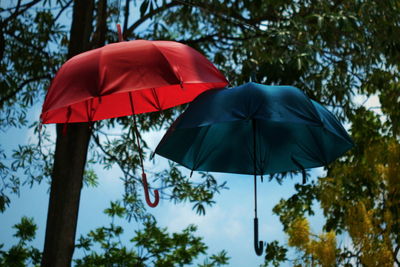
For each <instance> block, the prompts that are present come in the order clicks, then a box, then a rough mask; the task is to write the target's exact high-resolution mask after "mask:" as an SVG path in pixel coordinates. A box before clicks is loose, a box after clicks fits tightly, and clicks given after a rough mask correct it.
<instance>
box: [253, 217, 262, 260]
mask: <svg viewBox="0 0 400 267" xmlns="http://www.w3.org/2000/svg"><path fill="white" fill-rule="evenodd" d="M263 248H264V242H262V241H261V240H260V241H258V218H254V250H255V251H256V254H257V256H261V255H262V254H263Z"/></svg>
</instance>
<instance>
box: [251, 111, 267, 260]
mask: <svg viewBox="0 0 400 267" xmlns="http://www.w3.org/2000/svg"><path fill="white" fill-rule="evenodd" d="M252 125H253V152H254V155H253V163H254V250H255V251H256V254H257V255H258V256H261V255H262V253H263V247H264V243H263V241H261V240H260V241H258V218H257V151H256V148H257V145H256V120H255V119H253V120H252Z"/></svg>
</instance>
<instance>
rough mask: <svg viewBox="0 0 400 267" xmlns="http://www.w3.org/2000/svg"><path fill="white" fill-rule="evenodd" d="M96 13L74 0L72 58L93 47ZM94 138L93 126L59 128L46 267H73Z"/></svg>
mask: <svg viewBox="0 0 400 267" xmlns="http://www.w3.org/2000/svg"><path fill="white" fill-rule="evenodd" d="M93 10H94V1H93V0H85V1H74V7H73V18H72V25H71V31H70V44H69V47H68V58H71V57H73V56H75V55H77V54H79V53H82V52H84V51H87V50H89V49H90V48H91V45H90V35H91V33H92V21H93ZM64 127H66V129H64ZM90 135H91V129H90V125H89V123H71V124H68V125H67V126H64V125H63V124H58V125H57V142H56V151H55V158H54V166H53V174H52V182H51V192H50V200H49V210H48V215H47V225H46V237H45V244H44V250H43V257H42V264H41V266H42V267H69V266H71V261H72V255H73V253H74V247H75V235H76V227H77V219H78V210H79V200H80V194H81V188H82V181H83V172H84V169H85V164H86V155H87V150H88V145H89V140H90Z"/></svg>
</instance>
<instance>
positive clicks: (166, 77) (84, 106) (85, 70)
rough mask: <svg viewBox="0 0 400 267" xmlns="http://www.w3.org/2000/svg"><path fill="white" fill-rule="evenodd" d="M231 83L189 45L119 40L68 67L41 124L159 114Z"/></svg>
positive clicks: (49, 99)
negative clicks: (149, 113)
mask: <svg viewBox="0 0 400 267" xmlns="http://www.w3.org/2000/svg"><path fill="white" fill-rule="evenodd" d="M227 84H228V82H227V80H226V78H225V77H224V76H223V75H222V74H221V73H220V72H219V71H218V69H217V68H216V67H215V66H214V65H213V64H212V63H211V62H210V61H208V60H207V59H206V58H205V57H204V56H203V55H202V54H200V53H199V52H197V51H196V50H194V49H193V48H190V47H188V46H186V45H184V44H181V43H177V42H172V41H145V40H135V41H129V42H119V43H115V44H109V45H106V46H104V47H102V48H98V49H94V50H91V51H88V52H85V53H82V54H79V55H77V56H75V57H73V58H71V59H70V60H68V61H67V62H66V63H64V65H63V66H62V67H61V68H60V70H59V71H58V73H57V75H56V77H55V78H54V79H53V81H52V83H51V86H50V88H49V90H48V92H47V95H46V99H45V102H44V104H43V109H42V114H41V116H40V117H41V120H42V123H68V122H89V121H96V120H102V119H107V118H115V117H120V116H127V115H132V114H139V113H146V112H152V111H160V110H163V109H167V108H171V107H174V106H177V105H181V104H184V103H187V102H190V101H192V100H193V99H194V98H195V97H196V96H197V95H199V94H200V93H202V92H204V91H206V90H208V89H212V88H222V87H225V86H226V85H227Z"/></svg>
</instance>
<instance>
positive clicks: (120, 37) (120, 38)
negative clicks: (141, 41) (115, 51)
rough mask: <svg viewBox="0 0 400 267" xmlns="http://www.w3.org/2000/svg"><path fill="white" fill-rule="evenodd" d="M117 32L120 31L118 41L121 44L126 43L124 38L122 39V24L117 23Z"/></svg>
mask: <svg viewBox="0 0 400 267" xmlns="http://www.w3.org/2000/svg"><path fill="white" fill-rule="evenodd" d="M117 31H118V41H119V42H122V41H124V38H123V37H122V30H121V24H119V23H117Z"/></svg>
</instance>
